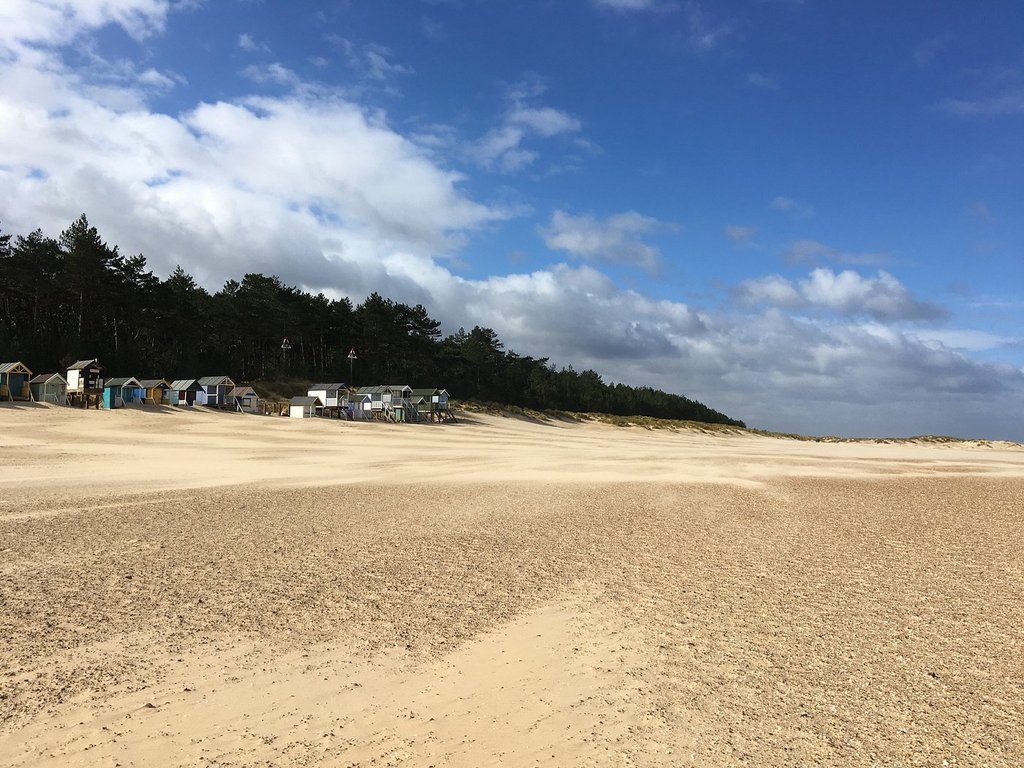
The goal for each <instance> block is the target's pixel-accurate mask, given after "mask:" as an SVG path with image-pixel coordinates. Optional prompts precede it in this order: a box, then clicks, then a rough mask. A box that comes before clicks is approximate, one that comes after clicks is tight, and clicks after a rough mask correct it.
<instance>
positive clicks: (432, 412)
mask: <svg viewBox="0 0 1024 768" xmlns="http://www.w3.org/2000/svg"><path fill="white" fill-rule="evenodd" d="M411 400H412V405H413V407H414V408H415V409H416V411H417V412H418V413H419V415H420V417H421V418H424V419H430V420H431V421H445V420H446V419H448V418H450V417H451V411H449V410H448V390H447V389H436V388H435V389H430V388H425V389H414V390H413V391H412V396H411Z"/></svg>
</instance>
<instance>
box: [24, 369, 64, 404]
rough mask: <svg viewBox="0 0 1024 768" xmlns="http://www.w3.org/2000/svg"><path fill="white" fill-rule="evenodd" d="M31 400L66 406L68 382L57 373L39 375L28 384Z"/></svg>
mask: <svg viewBox="0 0 1024 768" xmlns="http://www.w3.org/2000/svg"><path fill="white" fill-rule="evenodd" d="M28 385H29V388H30V389H31V390H32V399H33V400H35V401H36V402H37V403H53V404H54V405H67V402H68V382H67V379H65V378H64V377H63V376H61V375H60V374H59V373H41V374H39V375H38V376H36V377H35V378H33V379H31V380H30V381H29V383H28Z"/></svg>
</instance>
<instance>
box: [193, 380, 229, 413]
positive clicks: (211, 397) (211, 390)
mask: <svg viewBox="0 0 1024 768" xmlns="http://www.w3.org/2000/svg"><path fill="white" fill-rule="evenodd" d="M199 383H200V385H202V387H203V389H205V390H206V405H212V406H214V407H216V408H223V407H225V406H233V405H234V404H233V403H232V402H231V399H230V398H229V396H228V393H229V392H230V391H231V390H232V389H234V388H235V382H233V381H232V380H231V379H230V378H228V377H227V376H203V378H201V379H199Z"/></svg>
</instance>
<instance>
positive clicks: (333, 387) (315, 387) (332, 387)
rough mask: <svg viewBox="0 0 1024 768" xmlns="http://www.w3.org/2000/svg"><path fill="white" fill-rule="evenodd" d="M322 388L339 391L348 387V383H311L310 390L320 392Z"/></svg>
mask: <svg viewBox="0 0 1024 768" xmlns="http://www.w3.org/2000/svg"><path fill="white" fill-rule="evenodd" d="M322 389H323V390H326V391H328V392H337V391H338V390H339V389H348V385H347V384H344V383H342V382H336V383H333V384H311V385H310V387H309V391H310V392H318V391H320V390H322Z"/></svg>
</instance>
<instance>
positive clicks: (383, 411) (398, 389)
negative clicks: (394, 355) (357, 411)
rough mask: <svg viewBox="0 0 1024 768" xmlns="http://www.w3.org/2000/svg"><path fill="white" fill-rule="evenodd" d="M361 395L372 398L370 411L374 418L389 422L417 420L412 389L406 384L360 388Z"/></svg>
mask: <svg viewBox="0 0 1024 768" xmlns="http://www.w3.org/2000/svg"><path fill="white" fill-rule="evenodd" d="M359 393H360V394H365V395H369V396H370V410H371V411H372V412H373V415H374V418H378V419H388V420H389V421H406V420H409V421H412V420H415V419H416V414H415V409H413V407H412V401H411V400H410V399H409V398H410V397H411V396H412V387H410V386H408V385H406V384H379V385H376V386H372V387H360V388H359Z"/></svg>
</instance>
